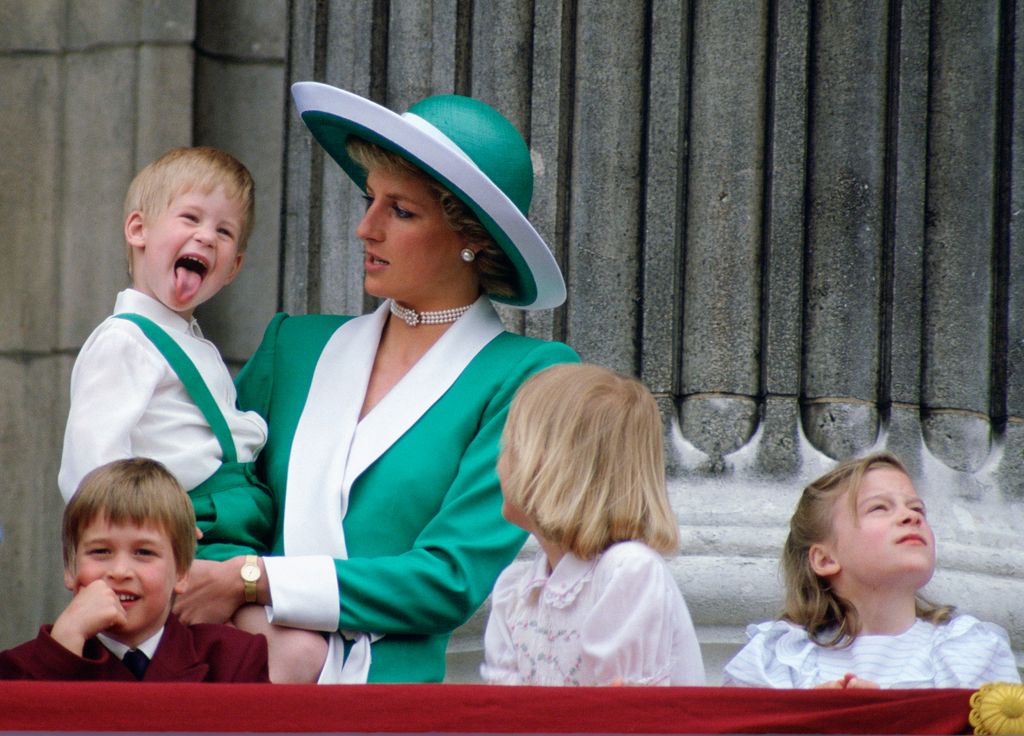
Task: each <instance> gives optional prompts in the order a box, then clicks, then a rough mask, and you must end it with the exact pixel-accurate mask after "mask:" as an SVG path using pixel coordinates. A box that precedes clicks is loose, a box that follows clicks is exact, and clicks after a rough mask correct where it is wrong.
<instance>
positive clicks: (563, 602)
mask: <svg viewBox="0 0 1024 736" xmlns="http://www.w3.org/2000/svg"><path fill="white" fill-rule="evenodd" d="M598 559H599V558H597V557H595V558H594V559H592V560H581V559H580V558H579V557H577V556H576V555H574V554H573V553H572V552H566V553H565V555H563V557H562V559H561V560H559V561H558V565H556V566H555V569H554V570H552V571H551V572H550V573H549V572H548V557H547V555H546V554H544V552H543V550H542V551H540V552H538V553H537V557H536V558H535V559H534V561H533V565H532V566H531V568H530V574H529V575H527V576H526V577H524V578H523V584H522V589H521V592H522V594H523V595H524V596H525V595H528V594H535V595H539V596H540V600H541V602H542V603H543V604H544V605H547V606H552V607H554V608H567V607H568V606H571V605H572V604H573V602H574V601H575V600H576V598H577V596H579V594H580V591H581V590H582V589H583V586H584V584H585V583H586V582H587V581H588V580H590V579H591V578H592V577H593V576H594V568H595V567H597V561H598Z"/></svg>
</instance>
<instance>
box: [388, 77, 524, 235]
mask: <svg viewBox="0 0 1024 736" xmlns="http://www.w3.org/2000/svg"><path fill="white" fill-rule="evenodd" d="M410 113H411V114H413V115H416V116H417V117H420V118H423V119H424V120H426V121H427V122H428V123H430V124H431V125H433V126H434V127H435V128H437V129H438V130H439V131H441V132H442V133H444V134H445V135H446V136H447V137H448V138H449V139H450V140H451V141H452V143H454V144H455V145H456V146H458V147H459V148H460V149H461V150H462V152H463V153H464V154H466V156H468V157H469V159H470V160H471V161H473V163H475V164H476V165H477V166H478V167H479V168H480V170H481V171H483V172H484V174H486V175H487V177H488V178H489V179H490V180H491V181H493V182H494V183H495V184H496V185H497V186H498V188H499V189H501V191H502V192H504V193H505V196H506V197H508V198H509V199H511V200H512V203H513V204H514V205H515V206H516V208H517V209H518V210H519V211H520V212H522V213H523V215H524V216H525V215H526V213H527V212H528V211H529V209H530V200H531V199H532V198H533V165H532V163H531V161H530V149H529V148H527V147H526V142H525V141H524V140H523V137H522V136H521V135H519V131H518V130H516V129H515V126H513V125H512V123H510V122H509V121H508V120H506V119H505V117H504V116H503V115H502V114H501V113H499V112H498V111H497V110H495V109H494V108H493V107H491V106H490V105H488V104H486V103H484V102H480V100H475V99H473V98H472V97H463V96H462V95H437V96H435V97H428V98H426V99H425V100H421V101H420V102H417V103H416V104H415V105H413V106H412V107H410V108H409V113H407V114H410Z"/></svg>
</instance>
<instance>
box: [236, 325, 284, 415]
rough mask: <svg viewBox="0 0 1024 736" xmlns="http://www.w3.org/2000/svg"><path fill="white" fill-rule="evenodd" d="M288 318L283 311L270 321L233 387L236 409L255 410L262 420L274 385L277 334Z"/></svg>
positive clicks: (266, 412)
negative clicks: (235, 391) (258, 344)
mask: <svg viewBox="0 0 1024 736" xmlns="http://www.w3.org/2000/svg"><path fill="white" fill-rule="evenodd" d="M287 318H288V315H287V314H285V313H284V312H278V313H277V314H275V315H274V317H273V318H272V319H271V320H270V324H268V325H267V329H266V330H264V332H263V340H262V342H260V346H259V347H258V348H256V352H255V353H253V354H252V357H251V358H249V360H248V361H246V363H245V365H244V366H242V370H240V371H239V372H238V375H237V376H236V377H235V388H236V389H237V390H238V408H240V409H242V410H243V411H255V412H256V413H257V414H259V415H260V416H262V417H263V418H266V417H267V414H268V413H269V409H270V392H271V389H272V388H273V384H274V353H275V351H276V349H277V335H278V332H279V331H280V329H281V324H282V323H283V322H284V320H286V319H287Z"/></svg>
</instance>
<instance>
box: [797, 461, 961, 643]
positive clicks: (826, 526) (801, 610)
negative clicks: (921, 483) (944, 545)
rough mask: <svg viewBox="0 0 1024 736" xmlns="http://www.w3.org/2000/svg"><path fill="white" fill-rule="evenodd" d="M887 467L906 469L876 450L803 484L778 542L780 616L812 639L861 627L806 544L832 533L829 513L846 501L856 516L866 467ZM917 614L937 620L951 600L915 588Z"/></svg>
mask: <svg viewBox="0 0 1024 736" xmlns="http://www.w3.org/2000/svg"><path fill="white" fill-rule="evenodd" d="M883 468H887V469H890V470H897V471H899V472H901V473H903V474H904V475H906V476H907V477H910V473H908V472H907V469H906V467H905V466H904V465H903V463H902V462H900V460H899V458H897V457H896V456H895V455H893V454H892V453H890V452H875V453H872V454H870V455H867V456H865V457H861V458H852V459H849V460H846V461H844V462H841V463H839V465H837V466H836V467H835V468H833V469H832V470H830V471H829V472H828V473H825V475H823V476H821V477H820V478H818V479H817V480H815V481H813V482H812V483H811V484H810V485H808V486H807V487H806V488H804V491H803V493H802V494H801V496H800V501H799V502H798V503H797V506H796V511H794V512H793V518H792V519H790V522H789V536H787V537H786V543H785V545H784V546H783V548H782V559H781V561H780V564H781V567H782V574H783V578H784V579H785V584H786V602H785V608H784V609H783V611H782V618H784V619H786V620H787V621H791V622H793V623H794V624H797V625H799V626H803V627H804V628H805V629H806V630H807V635H808V636H809V637H810V638H811V641H813V642H815V643H817V644H819V645H821V646H825V647H841V646H845V645H847V644H851V643H852V642H853V640H854V639H855V638H856V637H857V634H858V633H859V632H860V621H859V619H858V616H857V608H856V607H855V606H854V605H853V604H852V603H851V602H850V601H848V600H846V599H845V598H843V597H842V596H840V595H838V594H836V592H835V591H834V590H833V589H832V586H831V585H829V582H828V581H827V580H825V579H823V578H821V577H819V576H818V575H817V574H816V573H815V572H814V568H812V567H811V559H810V549H811V546H812V545H815V544H822V543H825V542H827V541H829V540H830V539H831V538H832V534H833V529H832V515H833V511H834V509H835V506H836V504H837V503H841V502H845V503H847V504H848V505H849V507H850V513H851V515H852V517H853V518H854V519H856V518H857V495H858V493H859V492H860V486H861V483H862V482H863V480H864V476H865V475H867V473H868V472H870V471H872V470H877V469H883ZM915 606H916V612H917V616H918V617H919V618H923V619H925V620H926V621H930V622H931V623H934V624H941V623H944V622H946V621H948V620H949V619H950V617H951V616H952V615H953V610H954V609H953V608H952V607H951V606H939V605H936V604H934V603H932V602H931V601H929V600H927V599H926V598H924V597H923V596H921V595H920V594H918V595H916V596H915Z"/></svg>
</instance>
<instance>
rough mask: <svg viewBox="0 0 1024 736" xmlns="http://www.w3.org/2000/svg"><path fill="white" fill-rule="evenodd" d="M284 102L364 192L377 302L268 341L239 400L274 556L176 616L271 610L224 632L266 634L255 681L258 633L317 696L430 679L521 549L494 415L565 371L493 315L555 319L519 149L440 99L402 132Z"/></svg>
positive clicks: (381, 116) (289, 324) (200, 575)
mask: <svg viewBox="0 0 1024 736" xmlns="http://www.w3.org/2000/svg"><path fill="white" fill-rule="evenodd" d="M292 92H293V96H294V99H295V102H296V105H297V106H298V108H299V112H300V113H301V114H302V119H303V120H304V121H305V123H306V125H307V126H308V127H309V129H310V131H311V132H312V133H313V136H314V137H315V138H316V140H317V141H318V142H319V143H320V145H322V146H323V147H324V149H325V150H326V151H327V153H328V154H330V156H331V157H332V158H333V159H334V160H335V161H337V162H338V163H339V164H340V165H341V167H342V168H343V169H344V170H345V172H346V173H347V174H348V175H349V176H350V177H351V178H352V179H353V180H354V181H355V182H356V184H357V185H358V186H359V187H360V188H361V189H362V190H363V191H364V192H365V195H366V214H365V216H364V217H363V220H362V221H361V223H360V224H359V226H358V228H357V230H356V234H357V236H358V237H359V238H360V239H361V240H362V241H363V243H364V245H365V259H364V267H365V280H364V285H365V288H366V290H367V292H368V293H370V294H372V295H373V296H375V297H379V298H381V299H383V300H384V301H383V303H382V304H381V306H380V307H379V308H378V309H377V310H376V311H375V312H373V313H372V314H368V315H364V316H362V317H355V318H351V317H338V316H327V315H310V316H302V317H288V316H286V315H277V316H276V317H275V318H274V320H273V321H272V322H271V324H270V326H269V327H268V328H267V332H266V335H265V336H264V339H263V343H262V344H261V346H260V347H259V349H258V350H257V352H256V353H255V354H254V355H253V357H252V358H251V360H250V361H249V362H248V364H247V365H246V366H245V368H244V369H243V370H242V372H241V373H240V375H239V377H238V386H239V402H240V404H241V405H242V406H243V407H244V408H246V409H255V410H257V411H259V412H260V414H261V415H262V416H264V417H265V418H266V420H267V422H268V425H269V428H270V430H269V441H268V443H267V446H266V448H265V449H264V450H263V453H262V455H261V456H260V458H259V468H260V473H261V476H262V478H263V479H264V480H265V481H266V482H267V484H268V485H269V486H270V487H271V489H272V490H273V492H274V495H275V499H276V505H277V513H278V519H277V531H276V534H275V539H274V540H272V542H273V544H272V549H273V553H272V555H270V556H266V557H262V558H259V559H256V558H241V557H240V558H234V559H232V560H228V561H226V562H221V563H212V562H210V563H204V564H203V565H202V566H197V567H196V568H194V569H193V572H192V585H191V588H190V592H189V593H188V594H186V595H185V596H183V597H182V599H181V600H180V601H179V603H178V610H179V612H180V613H181V614H182V615H183V616H184V617H185V618H186V620H191V621H196V620H226V619H227V618H229V617H230V616H232V615H233V614H235V613H236V609H238V608H239V607H240V606H242V605H243V603H244V602H246V601H249V602H255V603H258V604H262V605H265V606H267V608H266V611H267V613H266V615H264V613H263V611H262V610H261V609H256V610H258V613H259V616H258V619H259V620H258V621H257V623H256V624H253V623H252V618H253V617H252V611H253V610H254V609H253V608H252V607H250V608H248V609H246V608H243V609H242V611H241V612H240V614H239V615H236V619H235V620H236V621H237V622H239V623H241V625H243V626H245V627H247V628H260V627H261V626H262V627H263V628H266V629H268V630H269V631H270V638H271V665H272V668H273V664H274V633H273V632H274V630H275V629H277V628H278V627H289V628H299V629H309V630H313V631H319V632H324V635H325V637H326V639H327V641H328V646H329V651H328V653H327V655H326V663H325V665H324V667H323V670H322V672H320V674H319V681H320V682H367V681H369V682H387V681H402V682H417V681H421V682H428V681H439V680H441V679H442V678H443V676H444V655H445V647H446V644H447V642H448V638H449V636H450V633H451V631H452V630H453V629H455V628H456V627H457V626H459V625H460V624H462V623H463V622H464V621H466V620H467V619H468V618H469V616H471V615H472V613H473V612H474V611H475V610H476V609H477V607H479V605H480V604H481V603H482V602H483V600H484V599H485V598H486V597H487V595H488V593H489V592H490V590H491V587H492V586H493V584H494V581H495V579H496V578H497V576H498V573H499V572H500V571H501V570H502V569H503V568H504V567H505V566H506V565H507V564H508V563H509V562H511V560H512V559H513V557H514V556H515V554H516V552H517V551H518V550H519V548H520V546H521V545H522V543H523V541H524V535H523V533H522V532H520V531H518V530H517V529H516V528H514V527H513V526H511V525H510V524H508V523H507V522H506V521H505V520H504V519H503V518H502V516H501V506H502V498H501V491H500V487H499V484H498V478H497V475H496V472H495V463H496V460H497V456H498V441H499V437H500V436H501V430H502V427H503V425H504V422H505V416H506V413H507V410H508V405H509V402H510V401H511V400H512V397H513V395H514V394H515V392H516V389H517V388H518V387H519V386H520V384H522V382H523V381H525V380H526V379H527V378H528V377H529V376H530V375H532V374H533V373H535V372H537V371H539V370H541V369H543V368H545V367H547V366H550V365H553V364H555V363H561V362H567V361H574V360H577V357H576V355H575V353H574V352H573V351H572V350H571V349H570V348H568V347H567V346H565V345H563V344H561V343H554V342H546V341H542V340H536V339H531V338H527V337H522V336H520V335H515V334H512V333H509V332H506V331H505V330H504V328H503V326H502V323H501V320H500V319H499V317H498V315H497V313H496V312H495V310H494V308H493V306H492V304H491V302H492V301H497V302H502V303H505V304H509V305H512V306H514V307H519V308H522V309H548V308H553V307H556V306H558V305H559V304H561V303H562V302H563V301H564V299H565V286H564V282H563V280H562V276H561V273H560V271H559V269H558V266H557V264H556V262H555V260H554V258H553V257H552V255H551V252H550V251H549V249H548V248H547V246H546V245H545V243H544V241H543V240H542V239H541V237H540V236H539V235H538V234H537V232H536V231H535V230H534V229H533V227H532V226H531V225H530V223H529V221H528V220H527V219H526V211H527V208H528V207H529V203H530V198H531V195H532V188H533V175H532V169H531V163H530V155H529V151H528V149H527V147H526V144H525V143H524V142H523V139H522V137H521V136H520V135H519V133H518V132H517V131H516V130H515V128H514V127H513V126H512V125H511V124H510V123H509V122H508V121H507V120H506V119H505V118H504V117H502V116H501V115H500V114H499V113H498V112H497V111H495V110H494V109H493V108H490V107H489V106H487V105H485V104H483V103H481V102H479V101H477V100H473V99H470V98H466V97H460V96H455V95H446V96H439V97H431V98H427V99H426V100H423V101H421V102H419V103H417V104H416V105H414V106H413V107H412V108H411V109H410V110H409V111H408V112H407V113H405V114H404V115H397V114H395V113H393V112H391V111H389V110H387V109H386V108H383V107H381V106H379V105H376V104H375V103H373V102H370V101H369V100H366V99H364V98H362V97H359V96H357V95H354V94H351V93H349V92H346V91H344V90H340V89H336V88H334V87H329V86H327V85H323V84H318V83H313V82H303V83H299V84H296V85H295V86H294V87H293V89H292ZM267 619H269V621H270V624H267V623H266V620H267ZM292 654H293V656H294V652H293V653H292ZM272 674H273V672H272Z"/></svg>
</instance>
